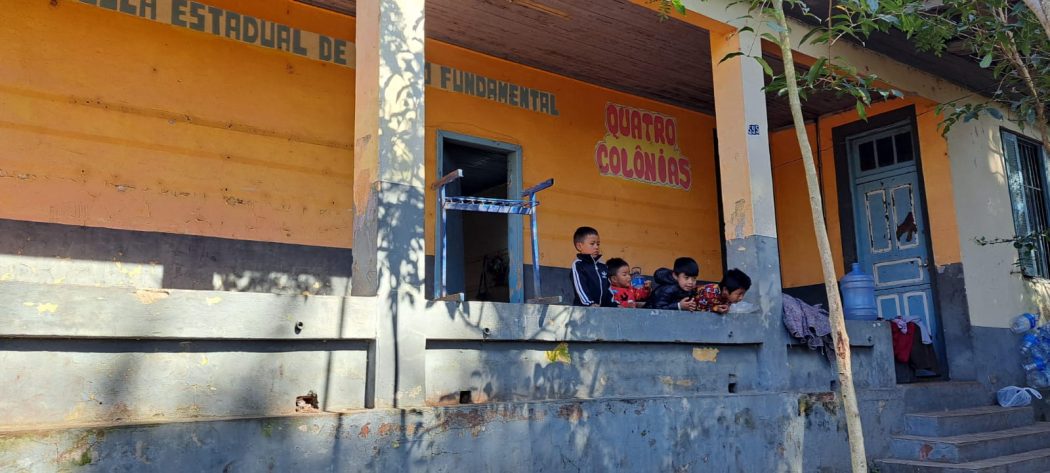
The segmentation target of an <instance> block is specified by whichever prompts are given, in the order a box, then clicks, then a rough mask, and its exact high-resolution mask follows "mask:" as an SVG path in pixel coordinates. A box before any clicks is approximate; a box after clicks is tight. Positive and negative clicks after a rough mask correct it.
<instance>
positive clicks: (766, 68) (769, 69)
mask: <svg viewBox="0 0 1050 473" xmlns="http://www.w3.org/2000/svg"><path fill="white" fill-rule="evenodd" d="M754 60H755V62H757V63H759V64H760V65H761V66H762V70H763V71H766V75H767V76H769V77H773V68H772V67H769V63H768V62H766V59H765V58H763V57H762V56H755V57H754Z"/></svg>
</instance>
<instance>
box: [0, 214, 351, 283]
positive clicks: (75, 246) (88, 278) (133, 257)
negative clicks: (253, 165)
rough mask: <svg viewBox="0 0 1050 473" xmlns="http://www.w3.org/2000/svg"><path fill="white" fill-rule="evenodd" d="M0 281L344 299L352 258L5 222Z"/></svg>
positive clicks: (327, 251) (304, 249)
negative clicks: (317, 296) (322, 296)
mask: <svg viewBox="0 0 1050 473" xmlns="http://www.w3.org/2000/svg"><path fill="white" fill-rule="evenodd" d="M0 234H2V235H5V238H3V239H0V280H17V281H26V282H37V283H44V284H76V285H85V286H129V287H139V288H163V289H193V290H209V291H238V292H262V293H273V294H286V295H337V296H341V295H346V294H347V293H348V292H349V284H350V268H351V263H352V261H351V250H349V249H345V248H328V247H317V246H305V245H292V244H283V243H270V242H259V241H246V240H232V239H226V238H214V237H203V236H194V235H178V234H172V233H157V232H141V231H130V230H113V229H106V228H90V227H79V226H72V225H61V224H53V223H36V222H25V221H15V220H0Z"/></svg>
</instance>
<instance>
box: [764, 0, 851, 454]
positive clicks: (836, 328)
mask: <svg viewBox="0 0 1050 473" xmlns="http://www.w3.org/2000/svg"><path fill="white" fill-rule="evenodd" d="M773 10H774V13H775V15H776V21H777V23H778V24H779V25H780V34H779V36H780V51H781V55H782V56H783V60H784V76H785V79H786V80H787V95H788V101H789V102H790V104H791V118H792V121H794V123H795V135H796V136H797V137H798V144H799V147H800V148H801V150H802V163H803V164H804V165H805V168H806V185H807V188H808V190H809V206H810V211H811V212H812V213H813V230H814V233H816V236H817V249H818V250H819V252H820V264H821V268H822V269H823V272H824V287H825V288H826V289H827V295H828V309H829V310H830V315H831V336H832V337H833V338H834V340H835V357H836V363H835V364H836V366H837V368H838V375H839V391H840V395H841V398H842V406H843V415H845V417H846V431H847V433H848V434H849V449H850V460H851V463H852V465H853V473H866V472H867V471H868V460H867V455H865V453H864V431H863V430H862V429H861V423H860V411H859V409H858V408H857V394H856V390H855V389H854V387H853V367H852V365H851V362H850V348H849V335H847V334H846V321H845V319H844V317H843V314H842V302H841V299H840V298H839V283H838V279H837V275H836V273H835V261H834V260H833V259H832V257H831V243H830V242H829V241H828V230H827V226H826V225H825V223H824V211H823V209H824V202H823V201H822V200H821V197H820V183H819V182H818V180H817V179H818V178H817V168H816V165H815V164H814V163H813V149H812V148H811V147H810V144H809V135H808V134H807V132H806V123H805V120H804V119H803V118H802V103H801V101H800V100H799V96H798V78H797V75H796V73H795V62H794V59H793V57H792V53H791V37H790V34H789V33H788V25H787V20H786V19H785V18H784V1H783V0H773Z"/></svg>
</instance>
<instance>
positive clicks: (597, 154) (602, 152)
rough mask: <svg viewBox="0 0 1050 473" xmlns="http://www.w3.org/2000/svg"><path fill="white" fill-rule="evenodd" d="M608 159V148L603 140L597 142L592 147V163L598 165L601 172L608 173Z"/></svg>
mask: <svg viewBox="0 0 1050 473" xmlns="http://www.w3.org/2000/svg"><path fill="white" fill-rule="evenodd" d="M608 159H609V148H608V147H606V146H605V142H604V141H600V142H598V146H595V147H594V164H597V165H598V171H601V173H602V174H609V165H608V164H606V161H607V160H608Z"/></svg>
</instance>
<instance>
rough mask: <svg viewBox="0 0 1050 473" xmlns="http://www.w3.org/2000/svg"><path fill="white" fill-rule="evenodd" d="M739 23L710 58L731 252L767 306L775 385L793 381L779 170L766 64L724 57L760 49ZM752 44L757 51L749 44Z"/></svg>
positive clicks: (768, 367) (717, 37) (763, 383)
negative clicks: (772, 146) (776, 181)
mask: <svg viewBox="0 0 1050 473" xmlns="http://www.w3.org/2000/svg"><path fill="white" fill-rule="evenodd" d="M734 33H735V29H729V30H722V31H717V32H716V31H714V30H712V32H711V62H712V64H713V76H714V91H715V119H716V126H717V128H718V154H719V159H720V162H721V165H720V167H721V175H722V202H723V206H724V208H723V211H724V214H725V219H726V222H725V231H726V236H725V237H726V252H727V253H728V254H727V255H726V260H727V263H728V265H729V268H727V269H730V268H740V269H741V270H743V271H744V272H746V273H747V274H748V275H750V276H751V279H752V283H753V284H752V287H751V290H750V291H748V296H747V301H749V302H751V303H754V304H756V305H758V306H759V307H760V308H761V315H760V316H761V317H762V320H763V322H764V323H763V326H764V327H765V330H766V333H767V336H766V337H765V339H766V340H767V342H766V343H764V344H763V346H762V349H761V352H760V354H759V370H760V373H759V379H758V380H756V381H757V382H756V385H757V386H758V387H760V388H764V389H771V390H775V389H777V388H780V387H783V386H785V385H786V382H787V373H788V365H787V349H786V344H787V341H788V339H787V335H786V332H785V330H784V328H783V324H782V322H781V307H782V302H781V297H780V295H781V290H782V286H781V281H780V250H779V248H778V246H777V228H776V213H775V210H774V207H773V171H772V166H771V163H770V156H769V130H768V129H767V123H766V94H765V92H763V91H762V87H763V85H764V84H765V82H764V78H763V73H762V67H761V66H759V65H758V63H756V62H755V61H754V60H753V59H750V58H748V57H743V56H738V57H735V58H733V59H729V60H727V61H725V62H722V63H721V64H719V61H721V60H722V58H723V57H725V56H726V55H727V54H729V53H732V52H736V51H740V50H741V45H745V49H744V51H745V52H747V53H749V54H761V47H760V45H761V43H760V41H756V38H755V37H754V35H753V34H752V33H747V32H744V33H739V34H734ZM750 45H754V51H748V49H746V48H747V47H750Z"/></svg>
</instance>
